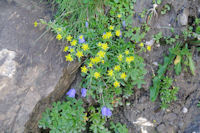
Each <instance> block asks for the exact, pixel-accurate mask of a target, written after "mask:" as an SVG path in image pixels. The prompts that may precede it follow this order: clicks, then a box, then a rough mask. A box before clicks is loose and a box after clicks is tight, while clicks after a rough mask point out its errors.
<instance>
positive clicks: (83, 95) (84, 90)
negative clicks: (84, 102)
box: [81, 88, 87, 97]
mask: <svg viewBox="0 0 200 133" xmlns="http://www.w3.org/2000/svg"><path fill="white" fill-rule="evenodd" d="M86 94H87V89H85V88H82V89H81V96H82V97H86Z"/></svg>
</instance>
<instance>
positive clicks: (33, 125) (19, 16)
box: [0, 0, 79, 133]
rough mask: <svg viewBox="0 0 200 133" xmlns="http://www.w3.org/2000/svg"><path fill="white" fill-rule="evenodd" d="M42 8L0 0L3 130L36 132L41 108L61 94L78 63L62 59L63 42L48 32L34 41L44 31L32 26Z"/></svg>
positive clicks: (0, 126) (0, 129)
mask: <svg viewBox="0 0 200 133" xmlns="http://www.w3.org/2000/svg"><path fill="white" fill-rule="evenodd" d="M15 1H16V0H15ZM17 1H21V0H17ZM29 2H30V1H29ZM23 4H25V3H23ZM27 6H30V5H27ZM42 9H43V10H46V9H45V8H44V7H41V8H40V10H37V11H36V10H35V11H34V12H33V11H32V10H31V11H30V10H29V11H27V9H26V8H25V7H22V6H20V5H19V4H18V5H16V4H8V3H7V2H6V1H4V0H3V1H2V0H0V29H1V30H0V132H2V133H23V132H25V133H31V132H32V133H37V132H38V127H37V121H38V120H39V119H40V118H41V114H42V112H43V111H44V110H45V109H46V107H50V106H51V104H52V102H55V101H57V100H58V99H60V98H61V97H62V96H63V94H64V93H65V92H66V91H67V89H68V88H69V86H70V85H71V83H72V82H73V80H74V78H75V76H76V70H77V69H78V67H79V63H77V62H74V63H70V64H69V65H67V62H64V55H63V53H62V47H63V44H62V43H60V42H59V43H58V42H57V41H56V40H55V39H54V40H52V35H51V34H50V33H49V34H46V35H45V36H43V37H42V38H41V39H40V40H38V41H37V42H35V40H37V39H38V38H39V37H40V36H41V34H42V33H44V30H41V31H40V30H39V28H36V29H35V28H34V26H33V22H34V21H35V20H37V19H39V18H43V17H45V13H44V11H43V10H42Z"/></svg>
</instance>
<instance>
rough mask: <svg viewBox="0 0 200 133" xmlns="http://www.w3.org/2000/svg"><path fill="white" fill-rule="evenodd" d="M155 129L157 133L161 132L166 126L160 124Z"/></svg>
mask: <svg viewBox="0 0 200 133" xmlns="http://www.w3.org/2000/svg"><path fill="white" fill-rule="evenodd" d="M156 129H157V131H158V132H159V133H163V131H165V130H166V127H165V125H164V124H160V125H159V126H158V127H157V128H156Z"/></svg>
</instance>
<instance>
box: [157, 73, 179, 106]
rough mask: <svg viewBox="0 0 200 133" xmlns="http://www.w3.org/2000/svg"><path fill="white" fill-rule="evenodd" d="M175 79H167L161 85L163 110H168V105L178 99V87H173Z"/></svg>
mask: <svg viewBox="0 0 200 133" xmlns="http://www.w3.org/2000/svg"><path fill="white" fill-rule="evenodd" d="M172 83H173V79H172V78H168V77H165V78H164V79H163V81H162V83H161V87H162V89H161V90H160V100H161V108H162V109H166V108H167V107H168V105H169V104H170V103H171V102H172V101H175V100H176V99H177V97H176V94H177V93H178V90H179V89H178V87H172Z"/></svg>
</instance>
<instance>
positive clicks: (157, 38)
mask: <svg viewBox="0 0 200 133" xmlns="http://www.w3.org/2000/svg"><path fill="white" fill-rule="evenodd" d="M162 37H163V36H162V32H159V33H157V34H155V35H154V36H153V38H154V40H155V42H156V43H160V39H161V38H162Z"/></svg>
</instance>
